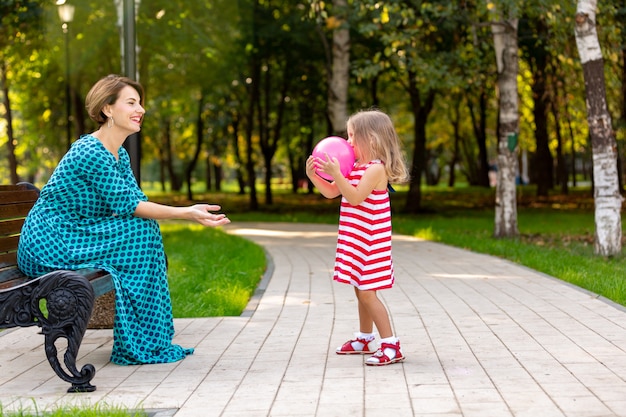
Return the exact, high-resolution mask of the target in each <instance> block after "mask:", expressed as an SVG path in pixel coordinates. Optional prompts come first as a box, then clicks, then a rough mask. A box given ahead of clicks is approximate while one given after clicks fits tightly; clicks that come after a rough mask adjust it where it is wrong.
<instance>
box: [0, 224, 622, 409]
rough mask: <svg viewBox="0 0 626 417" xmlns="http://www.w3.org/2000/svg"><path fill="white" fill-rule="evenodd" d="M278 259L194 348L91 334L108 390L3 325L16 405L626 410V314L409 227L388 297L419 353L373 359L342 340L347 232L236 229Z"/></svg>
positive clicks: (26, 332) (407, 348)
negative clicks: (65, 374)
mask: <svg viewBox="0 0 626 417" xmlns="http://www.w3.org/2000/svg"><path fill="white" fill-rule="evenodd" d="M226 229H227V230H228V231H229V232H231V233H236V234H239V235H241V236H244V237H246V238H249V239H251V240H254V241H256V242H257V243H259V244H261V245H263V246H264V247H265V248H266V250H267V252H268V256H269V257H270V259H271V264H270V271H271V272H272V276H271V279H267V278H266V279H264V280H263V285H262V288H260V290H259V295H258V296H255V297H253V300H251V302H250V304H249V306H248V308H247V309H246V311H245V312H244V314H243V315H242V316H241V317H223V318H208V319H176V321H175V329H176V336H175V341H176V343H179V344H181V345H183V346H188V347H195V349H196V352H195V353H194V355H192V356H190V357H188V358H186V359H185V360H183V361H181V362H177V363H174V364H163V365H144V366H132V367H121V366H117V365H113V364H111V363H109V362H108V359H109V355H110V350H111V342H112V340H111V339H112V335H111V331H110V330H89V331H87V334H86V336H85V340H84V341H83V344H82V346H81V351H80V354H81V356H80V358H79V365H81V364H84V363H93V364H94V365H95V366H96V369H97V374H96V378H95V379H94V384H95V385H97V386H98V390H97V391H96V392H94V393H89V394H80V395H77V394H67V393H65V390H66V389H67V384H66V383H65V382H63V381H61V380H60V379H59V378H57V377H56V375H54V373H53V372H52V370H51V369H50V367H49V365H48V363H47V361H46V360H45V355H44V353H43V347H42V346H43V343H42V342H43V339H42V337H41V335H39V334H38V333H37V331H38V329H35V328H28V329H11V330H10V331H6V332H2V333H0V403H1V404H2V406H3V408H4V409H5V410H10V409H19V408H25V407H26V408H27V407H30V406H32V405H33V404H34V403H33V401H35V402H36V404H37V406H38V407H39V408H40V409H46V408H51V407H54V406H59V405H63V404H83V405H85V404H87V405H88V404H94V403H96V402H105V403H107V404H116V405H118V404H121V405H124V406H126V407H128V408H131V409H136V408H140V407H143V408H147V409H150V410H154V411H153V412H154V417H172V416H176V417H206V416H219V417H224V416H246V417H248V416H277V417H280V416H319V417H327V416H328V417H332V416H338V417H339V416H340V417H349V416H362V417H372V416H378V415H380V416H385V417H386V416H390V415H393V416H423V417H426V416H428V417H473V416H477V417H490V416H494V417H506V416H515V417H626V320H625V319H626V309H624V308H622V307H619V306H616V305H615V304H613V303H610V302H607V301H606V300H603V299H601V298H599V297H597V296H596V295H594V294H591V293H589V292H586V291H582V290H580V289H577V288H575V287H573V286H571V285H569V284H566V283H563V282H561V281H559V280H556V279H553V278H551V277H548V276H545V275H543V274H540V273H537V272H535V271H532V270H529V269H528V268H524V267H520V266H518V265H515V264H512V263H510V262H507V261H504V260H501V259H497V258H493V257H489V256H485V255H481V254H475V253H471V252H468V251H464V250H461V249H458V248H451V247H448V246H445V245H441V244H437V243H433V242H424V241H420V240H417V239H413V238H410V237H406V236H394V264H395V267H396V278H397V285H396V286H395V287H394V289H392V290H389V291H382V292H381V293H380V295H381V299H382V300H383V302H384V303H385V304H386V306H387V308H388V309H389V310H390V312H391V318H392V320H393V325H394V328H395V329H396V332H397V335H398V336H399V337H400V339H401V341H402V346H403V350H404V353H405V356H406V357H407V359H406V360H405V361H404V362H403V363H400V364H395V365H392V366H389V367H367V366H365V365H364V359H365V357H363V356H340V355H336V354H335V353H334V351H335V348H336V347H337V346H340V345H341V344H343V343H344V342H345V341H346V340H348V339H350V338H352V336H353V333H354V332H355V331H356V330H358V322H357V303H356V298H355V295H354V291H353V290H352V289H351V288H350V287H349V286H346V285H339V284H335V283H333V282H332V265H333V262H334V246H335V240H336V226H325V225H285V224H270V223H257V224H242V225H229V226H228V227H227V228H226Z"/></svg>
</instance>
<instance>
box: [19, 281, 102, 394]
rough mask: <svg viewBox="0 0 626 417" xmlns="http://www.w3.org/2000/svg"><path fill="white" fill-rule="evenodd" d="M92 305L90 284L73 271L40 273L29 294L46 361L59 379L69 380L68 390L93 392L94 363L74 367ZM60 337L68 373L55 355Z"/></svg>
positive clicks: (92, 298) (92, 296) (56, 354)
mask: <svg viewBox="0 0 626 417" xmlns="http://www.w3.org/2000/svg"><path fill="white" fill-rule="evenodd" d="M41 300H45V304H46V309H47V315H44V313H43V312H42V311H41V309H40V307H39V305H40V302H41ZM93 305H94V293H93V288H92V287H91V284H90V283H89V281H88V280H87V279H85V278H84V277H83V276H82V275H80V274H78V273H76V272H73V271H55V272H51V273H49V274H46V275H45V276H43V277H41V279H40V283H39V286H38V287H37V288H35V290H34V292H33V296H32V298H31V308H32V311H33V312H34V314H35V316H36V318H37V320H38V321H39V323H40V326H41V329H42V333H43V334H44V336H45V350H46V356H47V358H48V362H50V366H52V369H53V370H54V372H56V374H57V375H58V376H59V377H60V378H61V379H63V380H64V381H67V382H69V383H71V384H72V386H71V388H70V389H68V391H67V392H92V391H95V389H96V387H95V386H93V385H91V380H92V379H93V377H94V376H95V374H96V369H95V368H94V366H93V365H91V364H86V365H84V366H83V367H82V368H81V370H80V371H78V369H77V367H76V357H77V355H78V349H79V348H80V344H81V342H82V341H83V336H84V335H85V331H86V330H87V324H88V322H89V318H90V317H91V312H92V310H93ZM59 338H64V339H66V340H67V350H66V351H65V355H64V356H63V363H64V364H65V368H66V369H67V371H69V373H68V372H66V371H65V369H63V368H62V367H61V363H60V361H59V358H58V352H57V348H56V345H55V343H56V341H57V339H59Z"/></svg>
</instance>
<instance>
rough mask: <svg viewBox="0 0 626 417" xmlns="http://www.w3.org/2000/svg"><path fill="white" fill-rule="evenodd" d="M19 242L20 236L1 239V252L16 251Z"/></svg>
mask: <svg viewBox="0 0 626 417" xmlns="http://www.w3.org/2000/svg"><path fill="white" fill-rule="evenodd" d="M19 241H20V237H19V236H8V237H7V236H5V237H0V252H1V253H5V252H13V251H15V250H16V249H17V244H18V242H19Z"/></svg>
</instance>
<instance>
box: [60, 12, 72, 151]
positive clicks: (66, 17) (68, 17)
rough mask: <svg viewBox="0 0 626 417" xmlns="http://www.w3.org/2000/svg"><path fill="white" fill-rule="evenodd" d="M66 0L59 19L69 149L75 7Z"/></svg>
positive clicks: (68, 146) (70, 138)
mask: <svg viewBox="0 0 626 417" xmlns="http://www.w3.org/2000/svg"><path fill="white" fill-rule="evenodd" d="M65 1H66V0H57V6H58V11H59V18H60V19H61V22H62V23H63V24H62V25H61V28H62V29H63V35H64V37H65V111H66V118H67V120H66V122H65V124H66V129H67V130H66V135H67V148H68V149H69V148H70V145H71V144H72V133H71V117H72V102H71V99H70V36H69V24H70V23H71V22H72V20H74V6H72V5H71V4H67V3H66V2H65Z"/></svg>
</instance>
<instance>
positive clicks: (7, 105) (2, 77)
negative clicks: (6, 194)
mask: <svg viewBox="0 0 626 417" xmlns="http://www.w3.org/2000/svg"><path fill="white" fill-rule="evenodd" d="M0 83H1V84H2V98H3V99H4V100H3V101H4V102H3V104H4V109H5V112H4V114H5V116H4V117H5V119H6V121H7V156H8V158H9V176H10V177H11V184H17V183H18V182H20V178H19V176H18V175H17V158H16V157H15V138H14V137H13V113H12V110H11V101H10V100H9V82H8V80H7V73H6V65H5V63H4V61H0Z"/></svg>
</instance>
